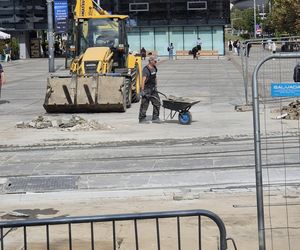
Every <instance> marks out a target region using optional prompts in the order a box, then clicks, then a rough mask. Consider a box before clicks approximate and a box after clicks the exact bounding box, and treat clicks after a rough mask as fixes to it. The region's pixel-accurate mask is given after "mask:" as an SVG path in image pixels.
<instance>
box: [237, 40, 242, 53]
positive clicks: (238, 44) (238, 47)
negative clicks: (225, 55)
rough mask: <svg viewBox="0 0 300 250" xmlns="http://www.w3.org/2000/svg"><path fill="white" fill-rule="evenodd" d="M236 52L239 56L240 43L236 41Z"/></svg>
mask: <svg viewBox="0 0 300 250" xmlns="http://www.w3.org/2000/svg"><path fill="white" fill-rule="evenodd" d="M236 51H237V55H238V56H239V55H240V51H241V42H240V40H237V41H236Z"/></svg>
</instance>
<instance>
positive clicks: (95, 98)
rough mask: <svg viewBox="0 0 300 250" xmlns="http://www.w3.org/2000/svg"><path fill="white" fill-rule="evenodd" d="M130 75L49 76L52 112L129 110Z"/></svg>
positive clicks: (48, 99)
mask: <svg viewBox="0 0 300 250" xmlns="http://www.w3.org/2000/svg"><path fill="white" fill-rule="evenodd" d="M125 84H126V78H125V77H124V76H121V75H120V74H113V73H112V74H104V75H101V74H95V75H92V76H77V75H73V76H70V75H68V76H55V75H51V76H49V77H48V83H47V91H46V96H45V102H44V108H45V109H46V111H47V112H48V113H80V112H81V113H83V112H84V113H86V112H125V111H126V96H125V92H126V90H125V88H126V87H125Z"/></svg>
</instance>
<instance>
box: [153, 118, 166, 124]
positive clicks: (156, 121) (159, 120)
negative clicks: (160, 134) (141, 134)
mask: <svg viewBox="0 0 300 250" xmlns="http://www.w3.org/2000/svg"><path fill="white" fill-rule="evenodd" d="M152 123H163V122H162V120H161V119H159V118H155V119H153V120H152Z"/></svg>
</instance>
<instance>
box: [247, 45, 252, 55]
mask: <svg viewBox="0 0 300 250" xmlns="http://www.w3.org/2000/svg"><path fill="white" fill-rule="evenodd" d="M251 47H252V44H251V43H250V42H248V43H247V46H246V56H247V57H249V55H250V49H251Z"/></svg>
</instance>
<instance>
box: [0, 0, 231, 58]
mask: <svg viewBox="0 0 300 250" xmlns="http://www.w3.org/2000/svg"><path fill="white" fill-rule="evenodd" d="M54 1H55V0H54ZM96 2H97V0H96ZM100 4H101V7H102V8H103V9H105V10H107V11H110V12H112V13H118V14H125V15H129V21H128V27H129V32H128V39H129V44H130V49H131V50H132V51H139V50H140V49H141V47H145V48H146V50H148V51H149V50H151V51H152V50H154V51H157V52H158V54H159V55H166V54H167V53H168V52H167V47H168V44H170V43H171V42H172V43H173V44H174V47H175V50H191V49H192V48H193V47H194V46H195V45H196V41H197V38H198V37H200V38H201V39H202V42H203V46H202V47H203V49H207V50H218V52H219V54H220V55H222V54H224V26H225V25H227V24H230V0H205V1H202V0H194V1H189V0H100ZM68 5H69V15H70V16H69V17H70V20H72V12H73V10H72V9H73V8H74V6H75V0H69V1H68ZM0 27H1V28H2V29H4V30H6V31H8V32H9V33H10V34H12V35H13V36H15V37H18V39H19V41H20V43H21V46H20V47H21V49H23V50H24V53H25V54H24V56H21V58H22V57H23V58H26V57H27V56H26V55H28V54H29V52H28V48H27V47H28V44H30V39H31V38H32V34H33V33H34V32H35V31H38V30H46V29H47V3H46V0H0ZM35 33H36V32H35ZM33 36H34V35H33ZM24 46H25V47H24ZM26 50H27V51H26ZM21 55H22V53H21Z"/></svg>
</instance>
